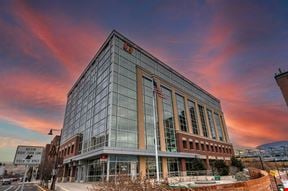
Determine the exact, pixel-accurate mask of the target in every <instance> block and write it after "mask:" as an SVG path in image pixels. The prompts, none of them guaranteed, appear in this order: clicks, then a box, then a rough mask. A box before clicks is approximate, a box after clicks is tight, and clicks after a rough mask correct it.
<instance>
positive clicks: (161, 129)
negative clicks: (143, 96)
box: [156, 79, 166, 151]
mask: <svg viewBox="0 0 288 191" xmlns="http://www.w3.org/2000/svg"><path fill="white" fill-rule="evenodd" d="M156 83H157V89H158V90H161V85H160V80H159V79H156ZM162 99H163V98H162V97H160V96H159V95H158V94H157V95H156V100H157V104H156V105H157V116H158V125H159V136H160V150H161V151H166V143H165V131H164V123H163V103H162Z"/></svg>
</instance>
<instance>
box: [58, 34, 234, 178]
mask: <svg viewBox="0 0 288 191" xmlns="http://www.w3.org/2000/svg"><path fill="white" fill-rule="evenodd" d="M154 120H155V123H154ZM154 128H156V131H155V129H154ZM155 132H156V137H157V140H155V138H154V137H155ZM155 143H157V148H158V155H159V157H158V159H159V160H158V163H159V169H160V175H161V177H169V176H179V175H186V174H189V173H187V171H188V170H187V169H190V167H191V160H192V159H195V158H200V159H202V160H204V161H205V164H206V166H207V168H208V169H209V168H210V166H209V159H213V160H215V159H219V160H230V157H231V156H232V153H233V148H232V144H231V143H230V141H229V137H228V133H227V129H226V125H225V121H224V116H223V112H222V110H221V105H220V101H219V100H218V99H217V98H215V97H214V96H212V95H211V94H209V93H208V92H206V91H205V90H203V89H202V88H200V87H199V86H197V85H196V84H194V83H193V82H191V81H189V80H188V79H187V78H185V77H184V76H182V75H181V74H179V73H178V72H176V71H175V70H173V69H172V68H170V67H169V66H167V65H165V64H164V63H162V62H161V61H159V60H158V59H157V58H155V57H154V56H152V55H151V54H149V53H148V52H146V51H145V50H143V49H142V48H140V47H139V46H137V45H136V44H135V43H133V42H132V41H130V40H128V39H127V38H126V37H124V36H123V35H122V34H120V33H118V32H117V31H113V32H112V33H111V34H110V35H109V37H108V38H107V40H106V41H105V43H104V44H103V45H102V47H101V48H100V50H99V51H98V52H97V54H96V55H95V56H94V58H93V59H92V60H91V62H90V63H89V65H88V66H87V68H86V69H85V70H84V72H83V73H82V74H81V76H80V77H79V79H78V80H77V81H76V83H75V84H74V85H73V87H72V89H71V90H70V92H69V93H68V100H67V105H66V111H65V119H64V126H63V129H62V135H61V147H60V155H61V157H63V158H64V161H63V163H64V164H63V181H64V180H70V181H74V180H78V181H97V180H100V179H103V178H106V179H109V178H113V177H114V176H115V175H116V174H129V175H131V176H138V175H141V176H149V177H154V176H155V172H156V164H155V148H156V147H155ZM197 145H198V146H197ZM199 145H200V146H199ZM202 145H206V146H202ZM207 145H208V146H207ZM72 148H73V149H72ZM207 148H209V149H207ZM210 148H211V149H210ZM212 148H213V149H212ZM216 151H217V152H216ZM189 161H190V162H189Z"/></svg>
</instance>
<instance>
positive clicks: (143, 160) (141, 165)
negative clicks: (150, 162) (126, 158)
mask: <svg viewBox="0 0 288 191" xmlns="http://www.w3.org/2000/svg"><path fill="white" fill-rule="evenodd" d="M146 168H147V167H146V158H145V157H144V156H140V157H139V174H140V178H141V179H143V178H145V176H146Z"/></svg>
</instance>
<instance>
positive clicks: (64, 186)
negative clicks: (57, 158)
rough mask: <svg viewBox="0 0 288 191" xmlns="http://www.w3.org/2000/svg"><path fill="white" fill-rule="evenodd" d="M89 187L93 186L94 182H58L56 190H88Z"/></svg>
mask: <svg viewBox="0 0 288 191" xmlns="http://www.w3.org/2000/svg"><path fill="white" fill-rule="evenodd" d="M88 188H92V183H78V182H76V183H72V182H67V183H58V182H57V183H56V191H82V190H83V191H88Z"/></svg>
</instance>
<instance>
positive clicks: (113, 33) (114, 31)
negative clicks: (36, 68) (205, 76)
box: [68, 30, 220, 103]
mask: <svg viewBox="0 0 288 191" xmlns="http://www.w3.org/2000/svg"><path fill="white" fill-rule="evenodd" d="M113 36H117V37H118V38H120V39H121V40H124V41H126V42H128V43H129V44H130V45H131V46H133V47H134V48H135V49H137V50H138V51H140V52H141V53H143V54H145V55H147V56H148V57H150V58H151V59H152V60H154V61H156V62H157V63H158V64H160V65H161V66H163V67H164V68H166V69H168V70H170V71H172V72H173V73H175V74H176V75H177V76H179V77H180V78H182V79H184V80H185V81H187V82H188V83H190V84H192V85H193V86H194V87H195V88H197V89H198V90H200V91H202V92H203V93H205V94H206V95H208V96H209V97H211V98H212V99H213V100H215V101H216V102H218V103H220V100H219V99H218V98H216V97H215V96H213V95H212V94H210V93H209V92H207V91H206V90H204V89H203V88H201V87H200V86H198V85H197V84H195V83H194V82H192V81H191V80H189V79H187V78H186V77H185V76H183V75H182V74H180V73H178V72H177V71H175V70H174V69H173V68H171V67H170V66H168V65H167V64H165V63H163V62H162V61H160V60H159V59H158V58H156V57H155V56H153V55H151V54H150V53H148V52H147V51H145V50H144V49H142V48H141V47H139V46H138V45H136V44H135V43H134V42H132V41H131V40H129V39H128V38H126V37H125V36H123V35H122V34H121V33H119V32H117V31H116V30H113V31H112V32H111V33H110V34H109V36H108V38H107V39H106V40H105V42H104V43H103V45H102V46H101V47H100V49H99V50H98V51H97V53H96V54H95V56H94V57H93V58H92V59H91V61H90V63H89V64H88V66H87V67H86V68H85V70H84V71H83V72H82V73H81V75H80V76H79V78H78V79H77V81H76V82H75V83H74V85H73V86H72V88H71V89H70V91H69V92H68V96H69V95H70V94H71V93H72V91H73V89H74V88H75V87H76V86H77V85H78V83H79V82H80V80H81V79H82V78H83V77H84V76H85V73H86V72H87V70H89V68H90V67H91V65H92V64H93V61H94V60H95V59H96V58H97V57H98V55H99V54H100V53H101V52H102V50H103V49H104V48H105V47H106V46H107V45H108V43H109V41H110V40H111V39H112V37H113Z"/></svg>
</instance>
